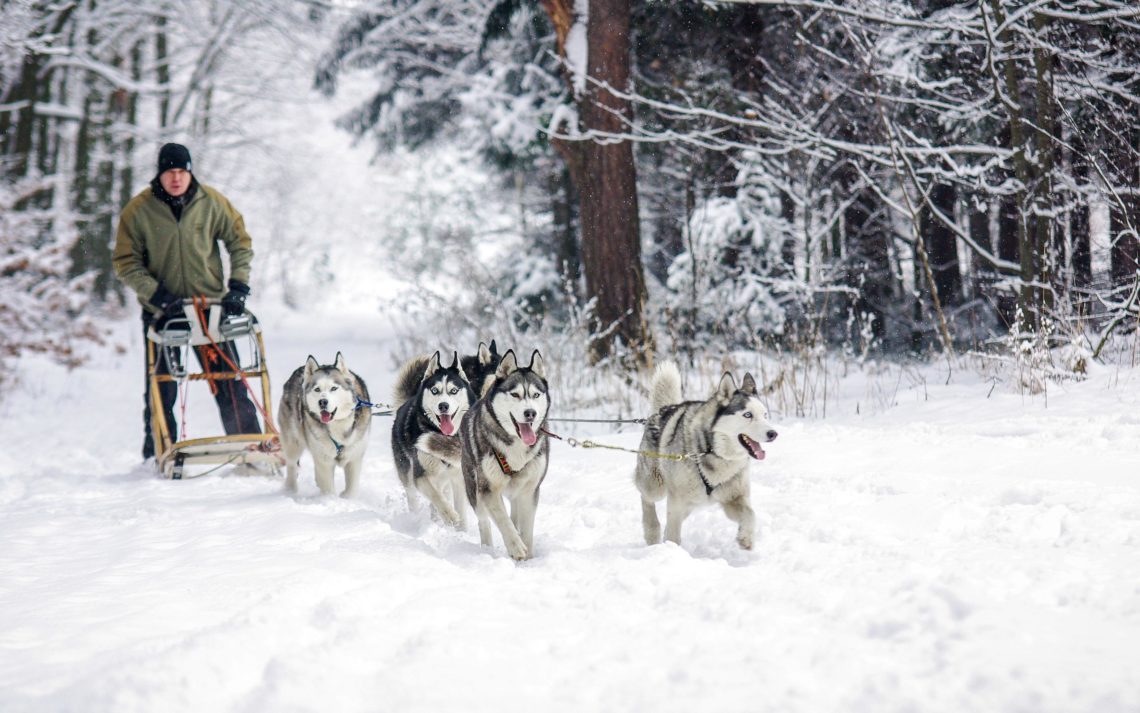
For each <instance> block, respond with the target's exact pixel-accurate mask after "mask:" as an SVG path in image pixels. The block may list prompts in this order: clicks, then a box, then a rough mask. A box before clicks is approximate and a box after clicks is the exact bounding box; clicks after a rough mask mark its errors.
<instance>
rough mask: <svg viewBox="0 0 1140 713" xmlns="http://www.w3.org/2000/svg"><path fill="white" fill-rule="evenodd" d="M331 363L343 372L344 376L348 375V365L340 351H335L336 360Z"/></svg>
mask: <svg viewBox="0 0 1140 713" xmlns="http://www.w3.org/2000/svg"><path fill="white" fill-rule="evenodd" d="M333 365H334V366H336V369H337V371H339V372H340V373H342V374H344V375H345V376H348V374H349V371H348V365H347V364H345V363H344V355H342V354H341V353H340V352H337V353H336V361H334V362H333Z"/></svg>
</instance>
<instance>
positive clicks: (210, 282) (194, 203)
mask: <svg viewBox="0 0 1140 713" xmlns="http://www.w3.org/2000/svg"><path fill="white" fill-rule="evenodd" d="M219 243H221V244H223V245H225V247H226V252H227V253H229V256H230V279H234V280H239V281H241V282H244V283H245V284H247V285H248V284H249V271H250V264H251V263H252V262H253V243H252V241H251V240H250V237H249V233H247V232H246V231H245V221H244V220H243V219H242V217H241V214H240V213H238V212H237V210H235V209H234V207H233V205H231V204H230V202H229V200H228V199H227V198H226V197H225V196H223V195H222V194H221V193H219V192H218V191H217V190H215V189H213V188H210V187H209V186H207V185H205V184H202V183H199V184H198V190H197V192H196V193H195V195H194V197H193V199H192V200H191V201H190V203H189V204H187V205H186V206H185V207H184V208H183V209H182V219H181V220H175V218H174V211H172V210H171V209H170V206H169V205H167V204H166V203H164V202H163V201H162V200H161V199H160V198H159V197H158V196H156V195H155V194H154V191H153V190H152V189H151V188H149V187H148V188H147V189H146V190H144V191H142V192H141V193H139V194H138V195H137V196H135V197H134V198H132V199H131V200H130V201H129V202H128V203H127V205H126V207H125V208H123V212H122V214H121V215H120V216H119V229H118V231H117V232H116V234H115V252H114V254H113V255H112V258H111V262H112V264H113V265H114V268H115V274H116V275H118V277H119V279H120V280H122V281H123V283H124V284H126V285H127V287H130V288H131V289H132V290H134V292H135V294H136V295H138V298H139V302H140V303H142V305H143V307H144V308H145V309H147V310H149V311H151V312H153V313H156V314H157V313H158V309H157V308H156V307H154V306H153V305H151V304H150V303H149V302H148V301H147V300H149V299H150V297H151V296H152V295H153V294H154V291H155V289H157V287H158V283H159V282H161V283H162V284H163V286H165V287H166V289H167V290H169V291H170V292H171V293H172V294H174V295H177V296H178V297H194V296H197V295H204V296H206V297H215V298H217V297H221V296H223V295H224V294H225V293H226V278H225V275H223V270H222V255H221V251H220V249H219V247H218V244H219Z"/></svg>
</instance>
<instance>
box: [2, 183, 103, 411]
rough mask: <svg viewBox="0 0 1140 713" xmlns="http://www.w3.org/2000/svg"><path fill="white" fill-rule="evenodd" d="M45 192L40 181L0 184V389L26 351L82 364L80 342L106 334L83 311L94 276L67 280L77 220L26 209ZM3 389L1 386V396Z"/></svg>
mask: <svg viewBox="0 0 1140 713" xmlns="http://www.w3.org/2000/svg"><path fill="white" fill-rule="evenodd" d="M43 188H44V182H43V181H42V180H39V179H25V180H22V181H21V182H19V183H18V184H16V185H11V184H5V183H0V385H3V384H4V383H5V382H6V381H7V380H8V379H9V378H10V375H11V370H12V369H13V362H14V360H15V359H16V358H18V357H19V356H21V355H22V354H25V353H32V352H38V353H43V354H48V355H50V356H51V357H53V358H55V359H56V360H58V361H59V362H60V363H63V364H67V365H69V366H78V365H79V364H81V363H82V361H83V359H82V356H81V354H80V353H79V352H78V351H77V350H76V349H75V346H76V341H77V340H84V339H86V340H96V341H98V340H100V339H101V338H102V333H101V332H100V330H99V329H98V328H97V327H96V326H95V324H94V322H92V321H91V320H90V319H89V318H87V316H86V315H85V314H84V311H85V310H86V309H87V307H88V301H89V298H90V293H91V284H92V281H93V279H94V275H83V276H80V277H71V276H69V274H68V273H69V270H70V268H71V258H70V256H69V251H70V250H71V249H72V247H73V246H74V244H75V242H76V240H78V237H79V236H78V233H77V232H76V230H75V225H74V221H73V220H71V219H70V218H69V216H67V215H58V214H55V213H52V212H51V211H50V210H49V209H36V208H28V207H22V209H21V210H15V208H16V206H17V205H20V204H22V203H26V202H27V201H28V200H29V199H30V198H31V197H32V196H34V195H35V194H36V193H37V192H39V191H41V190H42V189H43ZM4 392H5V389H3V388H0V397H2V396H3V394H4Z"/></svg>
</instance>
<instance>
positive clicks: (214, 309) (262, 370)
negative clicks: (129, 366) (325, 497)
mask: <svg viewBox="0 0 1140 713" xmlns="http://www.w3.org/2000/svg"><path fill="white" fill-rule="evenodd" d="M182 309H183V314H180V315H178V314H176V315H174V316H172V317H169V318H167V319H165V320H163V321H161V322H160V323H157V325H151V327H150V328H149V329H148V330H147V340H146V342H147V344H146V347H147V351H146V363H147V398H148V400H149V404H150V422H151V434H152V436H153V438H154V449H155V461H156V465H157V467H158V470H159V472H160V473H161V474H162V475H163V477H165V478H169V479H173V480H181V479H183V478H187V477H194V476H196V475H205V474H206V473H209V472H213V471H214V470H217V469H218V468H220V467H222V466H226V465H250V466H254V467H258V468H259V469H264V470H268V471H271V472H274V473H275V472H277V469H278V468H279V467H280V466H283V465H284V464H285V459H284V457H283V456H282V455H281V452H280V451H281V444H280V441H279V440H278V438H277V433H276V432H275V430H274V428H273V414H272V411H271V408H272V406H271V404H270V392H269V370H268V366H267V364H266V359H265V342H264V340H263V339H262V337H261V326H260V325H259V324H258V322H257V318H256V317H255V316H254V315H253V313H252V312H249V311H248V310H246V311H244V312H243V313H242V314H240V315H236V316H232V315H226V314H225V310H224V309H223V308H222V305H221V302H220V301H219V300H214V299H206V298H201V297H198V298H193V299H187V300H183V304H182ZM227 344H232V345H233V347H235V348H225V345H227ZM243 344H244V348H237V347H241V346H243ZM195 349H199V350H203V353H205V352H209V353H210V354H211V355H212V356H211V357H210V359H211V360H217V361H215V366H220V370H219V369H207V368H206V367H205V366H202V369H201V371H197V372H195V371H191V369H190V368H189V367H188V365H189V364H190V361H191V360H190V358H189V357H190V352H191V351H194V350H195ZM203 361H206V360H203ZM219 362H220V363H219ZM243 362H246V363H243ZM207 363H209V362H207ZM160 364H161V365H162V366H164V367H165V368H162V369H160V368H159V367H160ZM235 380H237V381H241V382H242V383H243V384H244V388H248V389H249V395H250V397H251V398H252V401H253V403H254V405H255V406H256V407H257V408H258V409H259V410H260V412H261V423H262V424H264V425H263V426H259V428H261V429H262V432H259V433H243V434H233V435H221V436H210V437H205V438H191V439H186V440H178V441H175V440H174V438H173V431H172V429H171V424H169V423H168V422H167V417H166V411H165V409H164V408H163V403H162V395H161V391H160V386H161V385H163V384H169V383H171V382H175V383H177V384H178V388H179V390H180V391H182V394H181V396H180V397H179V398H180V400H181V402H182V408H183V409H185V408H186V399H187V394H186V391H187V388H185V387H187V386H188V384H191V383H199V382H206V383H207V384H209V385H210V386H211V390H214V389H217V388H218V384H219V383H220V382H223V381H235ZM254 384H259V385H260V392H261V393H260V401H259V399H258V395H257V393H256V392H255V387H254ZM168 388H169V387H168ZM183 435H184V434H183ZM191 466H214V467H212V468H210V469H208V470H206V471H205V472H197V471H196V470H195V469H192V468H191Z"/></svg>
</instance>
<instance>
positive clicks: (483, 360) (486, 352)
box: [478, 339, 495, 366]
mask: <svg viewBox="0 0 1140 713" xmlns="http://www.w3.org/2000/svg"><path fill="white" fill-rule="evenodd" d="M494 356H495V340H494V339H492V340H491V346H490V348H488V347H487V343H486V342H479V357H478V358H479V363H480V364H482V365H483V366H489V365H490V364H491V359H493V358H494Z"/></svg>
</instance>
